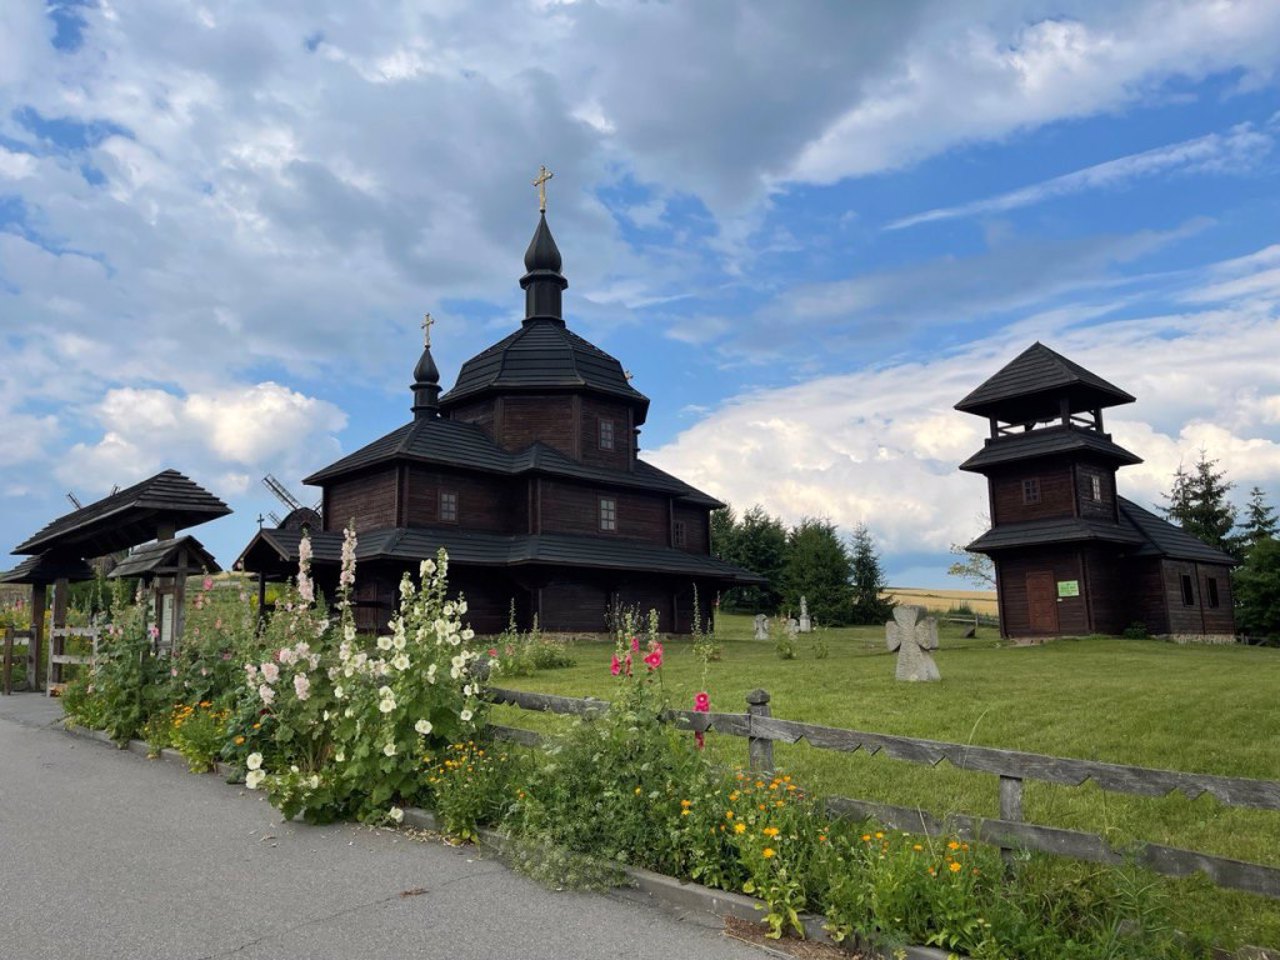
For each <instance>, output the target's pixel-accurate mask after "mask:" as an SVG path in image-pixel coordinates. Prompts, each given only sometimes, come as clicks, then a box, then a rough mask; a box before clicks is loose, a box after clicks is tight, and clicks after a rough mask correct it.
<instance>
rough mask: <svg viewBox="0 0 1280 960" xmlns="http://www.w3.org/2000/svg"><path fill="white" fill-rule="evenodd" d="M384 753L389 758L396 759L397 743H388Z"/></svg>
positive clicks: (383, 750)
mask: <svg viewBox="0 0 1280 960" xmlns="http://www.w3.org/2000/svg"><path fill="white" fill-rule="evenodd" d="M382 752H383V753H384V754H385V755H386V756H388V757H394V756H395V755H396V745H395V741H388V743H387V745H386V746H385V747H383V748H382Z"/></svg>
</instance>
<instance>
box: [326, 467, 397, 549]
mask: <svg viewBox="0 0 1280 960" xmlns="http://www.w3.org/2000/svg"><path fill="white" fill-rule="evenodd" d="M396 477H397V468H396V467H384V468H382V469H379V470H373V471H370V472H369V473H365V474H361V475H359V476H356V477H350V478H348V479H345V480H340V481H339V482H337V483H335V484H333V485H332V486H329V487H327V488H326V489H325V495H324V501H325V502H324V528H325V529H326V530H342V529H343V528H344V527H346V525H347V523H348V522H349V521H350V520H352V519H354V520H355V522H356V531H357V533H359V532H360V531H362V530H376V529H378V528H380V527H394V526H395V525H396V485H397V484H396Z"/></svg>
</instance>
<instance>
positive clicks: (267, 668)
mask: <svg viewBox="0 0 1280 960" xmlns="http://www.w3.org/2000/svg"><path fill="white" fill-rule="evenodd" d="M261 669H262V679H263V680H265V681H266V682H267V683H275V682H276V681H277V680H278V679H280V668H279V667H277V666H276V665H275V664H274V663H272V662H271V661H270V660H268V661H267V662H266V663H264V664H263V665H262V668H261Z"/></svg>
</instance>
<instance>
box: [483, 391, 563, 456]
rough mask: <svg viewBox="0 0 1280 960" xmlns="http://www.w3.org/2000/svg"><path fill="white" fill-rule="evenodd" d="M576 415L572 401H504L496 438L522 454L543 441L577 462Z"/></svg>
mask: <svg viewBox="0 0 1280 960" xmlns="http://www.w3.org/2000/svg"><path fill="white" fill-rule="evenodd" d="M573 411H574V398H573V397H568V396H535V397H503V398H502V399H501V400H500V401H499V403H498V409H497V417H496V422H495V426H494V437H495V439H496V440H497V441H498V443H500V444H501V445H502V446H503V447H505V448H506V449H508V450H522V449H524V448H525V447H527V446H528V445H529V444H531V443H533V441H535V440H541V441H542V442H543V443H545V444H547V446H550V447H555V448H556V449H557V450H559V451H560V452H561V453H563V454H565V455H567V456H570V457H575V458H576V457H577V455H578V453H577V437H576V433H577V430H576V427H577V424H576V422H575V420H574V416H573Z"/></svg>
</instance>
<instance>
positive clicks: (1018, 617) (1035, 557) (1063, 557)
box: [996, 546, 1089, 637]
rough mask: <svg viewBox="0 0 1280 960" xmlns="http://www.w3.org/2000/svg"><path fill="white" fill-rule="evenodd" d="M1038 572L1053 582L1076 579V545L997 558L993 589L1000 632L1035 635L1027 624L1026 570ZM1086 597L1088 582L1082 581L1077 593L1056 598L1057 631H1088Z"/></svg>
mask: <svg viewBox="0 0 1280 960" xmlns="http://www.w3.org/2000/svg"><path fill="white" fill-rule="evenodd" d="M1042 572H1043V573H1051V574H1052V575H1053V580H1054V583H1055V584H1056V583H1058V582H1060V581H1063V580H1080V555H1079V550H1078V548H1076V547H1074V546H1062V547H1055V548H1047V549H1044V550H1038V551H1035V552H1034V553H1022V554H1016V555H1008V556H1001V557H999V558H997V560H996V577H997V589H998V591H999V594H1000V596H1001V605H1002V608H1003V613H1004V617H1003V619H1002V620H1001V621H1000V632H1001V634H1002V635H1003V636H1006V637H1024V636H1035V635H1036V631H1034V630H1033V629H1032V628H1031V618H1030V611H1029V607H1028V597H1027V574H1029V573H1042ZM1087 600H1088V585H1087V583H1086V582H1083V581H1082V582H1081V584H1080V596H1078V597H1063V598H1060V599H1058V600H1057V611H1058V633H1060V634H1064V635H1067V636H1071V635H1079V634H1085V633H1088V632H1089V616H1088V611H1087V609H1086V603H1087Z"/></svg>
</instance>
